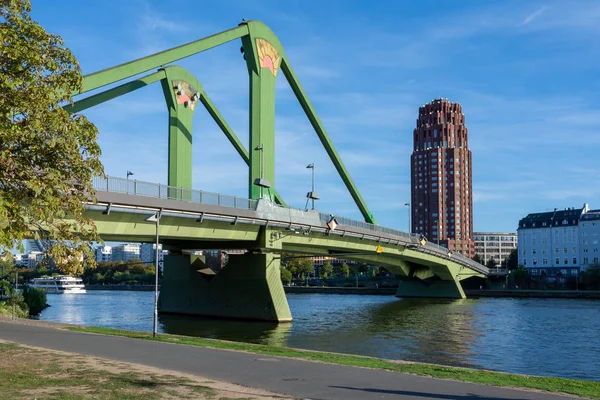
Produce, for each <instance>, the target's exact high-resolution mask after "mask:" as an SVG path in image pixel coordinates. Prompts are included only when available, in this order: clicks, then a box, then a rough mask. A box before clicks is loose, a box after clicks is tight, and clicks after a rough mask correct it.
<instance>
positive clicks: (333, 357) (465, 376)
mask: <svg viewBox="0 0 600 400" xmlns="http://www.w3.org/2000/svg"><path fill="white" fill-rule="evenodd" d="M67 329H69V330H71V331H76V332H88V333H98V334H103V335H112V336H124V337H130V338H135V339H144V340H155V341H159V342H168V343H178V344H187V345H191V346H199V347H210V348H215V349H226V350H238V351H245V352H250V353H254V354H261V355H268V356H279V357H290V358H299V359H303V360H309V361H321V362H327V363H332V364H340V365H348V366H354V367H366V368H374V369H382V370H386V371H394V372H401V373H407V374H414V375H421V376H428V377H433V378H441V379H452V380H457V381H462V382H471V383H480V384H485V385H492V386H504V387H514V388H526V389H537V390H544V391H548V392H553V393H565V394H573V395H577V396H583V397H588V398H593V399H600V382H595V381H583V380H575V379H565V378H555V377H548V376H531V375H518V374H507V373H502V372H493V371H485V370H477V369H468V368H459V367H446V366H441V365H432V364H419V363H396V362H393V361H388V360H384V359H381V358H375V357H365V356H355V355H347V354H339V353H326V352H320V351H308V350H299V349H292V348H288V347H277V346H267V345H260V344H250V343H239V342H227V341H222V340H215V339H206V338H199V337H191V336H179V335H170V334H161V335H158V336H157V337H156V338H153V337H152V334H151V333H146V332H135V331H125V330H120V329H111V328H100V327H68V328H67Z"/></svg>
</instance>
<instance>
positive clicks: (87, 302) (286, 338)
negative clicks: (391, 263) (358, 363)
mask: <svg viewBox="0 0 600 400" xmlns="http://www.w3.org/2000/svg"><path fill="white" fill-rule="evenodd" d="M153 301H154V293H153V292H128V291H88V293H87V294H85V295H72V294H71V295H48V303H49V304H50V305H51V307H49V308H47V309H45V310H44V311H43V314H42V317H41V319H42V320H46V321H55V322H63V323H70V324H80V325H96V326H103V327H111V328H121V329H130V330H138V331H152V315H153ZM288 301H289V305H290V309H291V311H292V315H293V317H294V321H293V322H292V323H289V324H272V323H263V322H239V321H228V320H215V319H204V318H191V317H180V316H159V331H160V332H167V333H175V334H181V335H189V336H202V337H208V338H215V339H225V340H234V341H242V342H250V343H262V344H270V345H276V346H289V347H296V348H301V349H310V350H323V351H332V352H340V353H349V354H361V355H368V356H375V357H381V358H387V359H394V360H409V361H421V362H428V363H436V364H444V365H455V366H464V367H472V368H485V369H491V370H496V371H504V372H514V373H524V374H532V375H551V376H560V377H565V378H576V379H588V380H599V381H600V301H597V300H579V299H577V300H575V299H466V300H430V299H427V300H421V299H418V300H417V299H414V300H413V299H410V300H409V299H398V298H396V297H393V296H365V295H322V294H297V295H294V294H290V295H288Z"/></svg>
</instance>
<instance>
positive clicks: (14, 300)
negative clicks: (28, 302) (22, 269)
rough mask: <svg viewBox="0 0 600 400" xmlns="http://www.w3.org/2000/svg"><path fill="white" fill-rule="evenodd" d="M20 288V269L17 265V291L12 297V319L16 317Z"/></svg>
mask: <svg viewBox="0 0 600 400" xmlns="http://www.w3.org/2000/svg"><path fill="white" fill-rule="evenodd" d="M18 290H19V270H18V269H17V267H16V266H15V292H14V293H13V295H12V298H11V299H10V300H11V301H12V319H13V321H14V320H15V318H16V317H15V313H16V307H17V301H16V297H17V293H18Z"/></svg>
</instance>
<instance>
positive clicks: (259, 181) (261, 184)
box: [254, 144, 271, 199]
mask: <svg viewBox="0 0 600 400" xmlns="http://www.w3.org/2000/svg"><path fill="white" fill-rule="evenodd" d="M254 150H256V151H260V178H256V179H255V180H254V184H255V185H256V186H259V187H260V198H261V199H262V198H263V188H267V189H268V188H270V187H271V183H270V182H269V181H268V180H266V179H265V155H264V148H263V145H262V144H261V145H259V146H256V147H255V148H254Z"/></svg>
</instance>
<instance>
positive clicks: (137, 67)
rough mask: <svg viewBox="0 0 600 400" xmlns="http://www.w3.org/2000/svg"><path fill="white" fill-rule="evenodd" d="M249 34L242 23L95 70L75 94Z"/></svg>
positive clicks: (86, 77)
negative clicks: (176, 45)
mask: <svg viewBox="0 0 600 400" xmlns="http://www.w3.org/2000/svg"><path fill="white" fill-rule="evenodd" d="M247 34H248V27H247V26H246V25H245V24H244V25H240V26H238V27H236V28H233V29H229V30H227V31H224V32H220V33H217V34H214V35H212V36H208V37H206V38H203V39H199V40H195V41H193V42H190V43H187V44H184V45H181V46H178V47H175V48H172V49H169V50H165V51H162V52H160V53H156V54H152V55H149V56H147V57H143V58H139V59H137V60H134V61H130V62H127V63H124V64H121V65H117V66H115V67H111V68H107V69H104V70H102V71H98V72H94V73H93V74H89V75H86V76H85V77H84V82H83V88H82V90H81V91H79V92H77V93H75V94H81V93H86V92H89V91H90V90H94V89H97V88H99V87H102V86H106V85H110V84H111V83H115V82H118V81H120V80H123V79H127V78H131V77H132V76H135V75H138V74H141V73H144V72H146V71H150V70H151V69H155V68H159V67H161V66H164V65H167V64H169V63H172V62H174V61H177V60H181V59H182V58H186V57H189V56H191V55H194V54H197V53H200V52H203V51H205V50H208V49H212V48H213V47H217V46H220V45H222V44H224V43H227V42H230V41H232V40H235V39H239V38H241V37H242V36H245V35H247Z"/></svg>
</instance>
